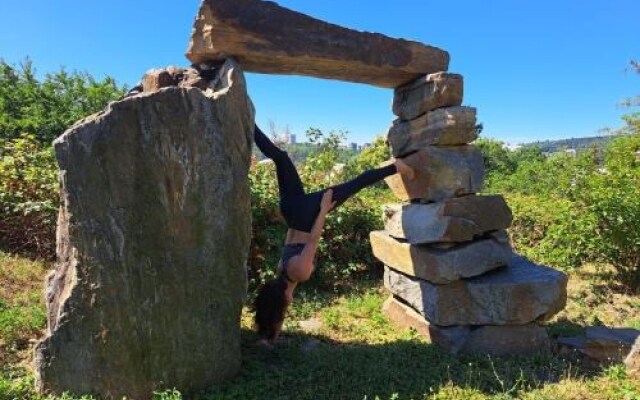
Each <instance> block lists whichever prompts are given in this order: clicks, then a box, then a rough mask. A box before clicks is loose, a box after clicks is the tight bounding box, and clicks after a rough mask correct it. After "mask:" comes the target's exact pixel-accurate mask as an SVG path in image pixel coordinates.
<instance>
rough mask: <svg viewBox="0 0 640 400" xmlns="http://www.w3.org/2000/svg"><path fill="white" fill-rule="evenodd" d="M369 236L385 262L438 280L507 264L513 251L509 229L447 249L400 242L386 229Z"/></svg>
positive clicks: (377, 254) (374, 252)
mask: <svg viewBox="0 0 640 400" xmlns="http://www.w3.org/2000/svg"><path fill="white" fill-rule="evenodd" d="M370 238H371V248H372V249H373V255H374V256H376V258H378V259H379V260H380V261H382V262H383V263H384V264H386V265H387V266H389V267H391V268H393V269H395V270H397V271H400V272H402V273H404V274H407V275H410V276H414V277H416V278H420V279H425V280H427V281H429V282H432V283H439V284H445V283H451V282H454V281H457V280H459V279H461V278H470V277H473V276H478V275H482V274H484V273H485V272H487V271H491V270H492V269H495V268H498V267H501V266H504V265H507V264H508V263H509V261H510V260H511V253H512V252H511V245H510V244H509V237H508V236H507V234H506V232H500V233H497V234H496V235H494V236H492V237H489V238H487V239H482V240H476V241H472V242H468V243H463V244H460V245H457V246H453V247H448V248H444V249H441V248H436V247H433V246H429V245H412V244H409V243H406V242H401V241H399V240H397V239H394V238H392V237H391V236H389V235H388V234H386V233H385V232H384V231H373V232H371V234H370Z"/></svg>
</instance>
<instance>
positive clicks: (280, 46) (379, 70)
mask: <svg viewBox="0 0 640 400" xmlns="http://www.w3.org/2000/svg"><path fill="white" fill-rule="evenodd" d="M186 55H187V58H188V59H189V60H190V61H191V62H192V63H194V64H201V63H206V62H209V61H215V60H219V59H224V58H227V57H233V58H235V59H237V60H238V61H239V62H240V64H241V65H242V67H243V68H244V69H245V70H246V71H251V72H260V73H267V74H280V75H283V74H293V75H307V76H315V77H318V78H327V79H339V80H343V81H351V82H360V83H368V84H371V85H376V86H381V87H387V88H396V87H398V86H401V85H403V84H405V83H407V82H411V81H413V80H415V79H417V78H419V77H420V76H423V75H425V74H430V73H434V72H439V71H446V70H447V68H448V66H449V54H448V53H447V52H446V51H444V50H441V49H438V48H436V47H433V46H427V45H424V44H421V43H418V42H414V41H408V40H403V39H392V38H389V37H387V36H384V35H381V34H379V33H368V32H359V31H356V30H351V29H347V28H342V27H340V26H337V25H334V24H329V23H327V22H324V21H320V20H317V19H315V18H312V17H309V16H307V15H304V14H301V13H298V12H295V11H292V10H289V9H286V8H284V7H280V6H279V5H277V4H276V3H274V2H271V1H260V0H204V1H203V2H202V5H201V7H200V11H199V12H198V16H197V17H196V20H195V24H194V28H193V31H192V34H191V41H190V43H189V48H188V50H187V54H186Z"/></svg>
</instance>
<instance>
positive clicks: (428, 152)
mask: <svg viewBox="0 0 640 400" xmlns="http://www.w3.org/2000/svg"><path fill="white" fill-rule="evenodd" d="M404 161H405V162H406V163H407V165H409V166H411V167H413V168H414V170H415V172H416V174H415V177H414V178H413V179H408V178H407V177H405V176H404V175H400V174H394V175H391V176H389V177H387V178H385V182H386V183H387V185H389V187H390V188H391V190H392V191H393V194H395V195H396V197H398V198H399V199H400V200H420V201H423V202H430V201H440V200H444V199H446V198H450V197H457V196H463V195H467V194H473V193H477V192H479V191H480V190H482V184H483V180H484V159H483V157H482V153H481V152H480V150H479V149H478V148H477V147H475V146H473V145H466V146H446V147H439V146H429V147H426V148H423V149H421V150H419V151H418V152H416V153H414V154H412V155H410V156H408V157H405V158H404Z"/></svg>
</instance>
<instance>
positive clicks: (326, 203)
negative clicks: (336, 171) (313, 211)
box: [320, 189, 336, 214]
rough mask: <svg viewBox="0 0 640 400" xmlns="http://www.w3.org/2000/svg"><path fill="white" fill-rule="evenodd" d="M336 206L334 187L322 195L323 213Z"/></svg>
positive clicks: (321, 208)
mask: <svg viewBox="0 0 640 400" xmlns="http://www.w3.org/2000/svg"><path fill="white" fill-rule="evenodd" d="M335 206H336V202H335V201H333V189H328V190H327V191H326V192H324V194H323V195H322V201H321V202H320V212H321V213H323V214H327V213H328V212H329V211H331V209H333V207H335Z"/></svg>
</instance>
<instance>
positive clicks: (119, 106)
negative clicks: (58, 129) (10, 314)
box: [36, 62, 254, 400]
mask: <svg viewBox="0 0 640 400" xmlns="http://www.w3.org/2000/svg"><path fill="white" fill-rule="evenodd" d="M214 86H216V87H218V88H219V90H217V91H213V90H208V91H206V92H203V91H201V90H200V89H196V88H191V89H182V88H165V89H161V90H160V91H157V92H155V93H151V94H148V93H143V94H140V95H137V96H133V97H128V98H125V99H124V100H122V101H119V102H116V103H112V104H111V105H110V106H109V108H108V109H107V110H106V111H105V112H102V113H100V114H96V115H93V116H91V117H89V118H87V119H85V120H84V121H82V122H81V123H80V124H78V125H76V126H74V127H72V128H71V129H69V130H68V131H67V132H65V134H64V135H62V136H61V137H59V138H58V139H57V140H56V141H55V142H54V144H55V151H56V156H57V159H58V163H59V164H60V170H61V171H60V179H61V198H62V207H61V209H60V215H59V219H58V232H57V235H58V264H57V267H56V270H55V273H54V274H53V275H51V276H50V279H49V281H48V286H47V307H48V332H47V335H46V337H45V338H44V340H43V341H42V342H40V343H39V345H38V346H37V349H36V370H37V375H38V386H39V388H40V390H41V391H43V392H53V393H61V392H64V391H70V392H72V393H90V394H95V395H98V396H99V397H101V398H104V399H120V398H122V397H123V396H127V397H128V398H135V399H137V400H141V399H142V400H144V399H150V398H152V392H153V391H154V390H156V389H160V388H174V387H175V388H177V389H179V390H180V391H182V392H185V393H189V392H192V391H195V390H201V389H204V388H206V387H208V386H210V385H212V384H215V383H220V382H222V381H223V380H225V379H226V378H229V377H231V376H232V375H234V374H235V373H236V372H237V371H238V369H239V367H240V361H241V358H240V312H241V308H242V303H243V300H244V297H245V294H246V270H245V261H246V257H247V253H248V247H249V242H250V225H251V221H250V215H251V210H250V203H249V198H250V196H249V194H250V193H249V184H248V178H247V174H248V167H249V162H250V155H251V144H252V133H253V129H254V110H253V106H252V104H251V101H250V100H249V98H248V96H247V92H246V86H245V82H244V77H243V74H242V72H241V70H240V69H239V68H238V67H237V66H235V65H234V64H233V63H232V62H228V63H226V64H225V65H224V67H223V68H222V69H221V70H220V72H219V75H218V78H217V83H216V84H215V85H214Z"/></svg>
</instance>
